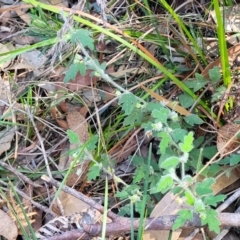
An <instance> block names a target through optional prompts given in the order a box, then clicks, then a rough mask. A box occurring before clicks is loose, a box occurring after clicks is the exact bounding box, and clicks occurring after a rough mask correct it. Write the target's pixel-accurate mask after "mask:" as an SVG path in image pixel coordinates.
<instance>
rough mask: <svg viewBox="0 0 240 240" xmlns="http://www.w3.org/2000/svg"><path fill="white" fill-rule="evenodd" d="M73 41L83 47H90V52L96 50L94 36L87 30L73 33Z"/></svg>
mask: <svg viewBox="0 0 240 240" xmlns="http://www.w3.org/2000/svg"><path fill="white" fill-rule="evenodd" d="M71 41H72V43H77V42H80V43H81V44H82V45H83V47H88V48H89V49H90V50H94V40H93V37H92V34H91V32H89V31H87V30H85V29H80V30H78V31H77V32H75V33H73V34H72V38H71Z"/></svg>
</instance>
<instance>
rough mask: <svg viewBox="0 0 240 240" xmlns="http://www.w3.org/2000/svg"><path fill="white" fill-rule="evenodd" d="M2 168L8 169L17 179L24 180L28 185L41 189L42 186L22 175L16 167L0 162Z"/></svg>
mask: <svg viewBox="0 0 240 240" xmlns="http://www.w3.org/2000/svg"><path fill="white" fill-rule="evenodd" d="M0 166H1V167H3V168H5V169H7V170H8V171H9V172H11V173H13V174H14V175H16V176H17V177H19V178H20V179H22V180H23V181H24V182H25V183H28V184H30V185H32V186H34V187H41V186H40V185H38V184H36V183H34V182H33V181H32V180H30V179H29V178H28V177H26V176H25V175H24V174H22V173H20V172H19V171H18V170H16V169H15V168H14V167H12V166H10V165H8V164H6V163H5V162H3V161H0Z"/></svg>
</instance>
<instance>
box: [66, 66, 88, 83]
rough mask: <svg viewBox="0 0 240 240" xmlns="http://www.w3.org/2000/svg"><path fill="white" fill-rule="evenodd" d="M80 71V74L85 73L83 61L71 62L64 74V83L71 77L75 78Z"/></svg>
mask: <svg viewBox="0 0 240 240" xmlns="http://www.w3.org/2000/svg"><path fill="white" fill-rule="evenodd" d="M78 72H80V74H81V75H82V76H84V75H85V74H86V66H85V64H84V63H73V64H71V65H70V67H69V70H68V71H67V72H66V75H65V77H64V79H63V82H64V83H65V84H66V83H68V82H69V81H70V80H71V79H75V78H76V75H77V73H78Z"/></svg>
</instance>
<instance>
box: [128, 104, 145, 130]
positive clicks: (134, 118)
mask: <svg viewBox="0 0 240 240" xmlns="http://www.w3.org/2000/svg"><path fill="white" fill-rule="evenodd" d="M142 119H143V113H142V110H141V109H139V108H134V109H133V111H132V112H131V113H130V114H129V115H128V116H126V117H125V119H124V121H123V126H129V125H130V126H136V125H137V124H140V123H141V122H142Z"/></svg>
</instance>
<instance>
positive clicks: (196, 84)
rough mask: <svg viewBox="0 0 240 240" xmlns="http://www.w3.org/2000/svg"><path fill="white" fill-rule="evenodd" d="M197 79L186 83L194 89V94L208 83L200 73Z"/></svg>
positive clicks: (197, 74)
mask: <svg viewBox="0 0 240 240" xmlns="http://www.w3.org/2000/svg"><path fill="white" fill-rule="evenodd" d="M195 76H196V79H194V80H191V81H186V82H185V84H186V86H188V87H189V88H192V89H193V91H194V92H197V91H198V90H200V89H201V88H203V87H204V86H205V85H206V84H207V83H208V81H207V80H206V79H205V78H204V77H203V76H202V75H201V74H199V73H196V75H195Z"/></svg>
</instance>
